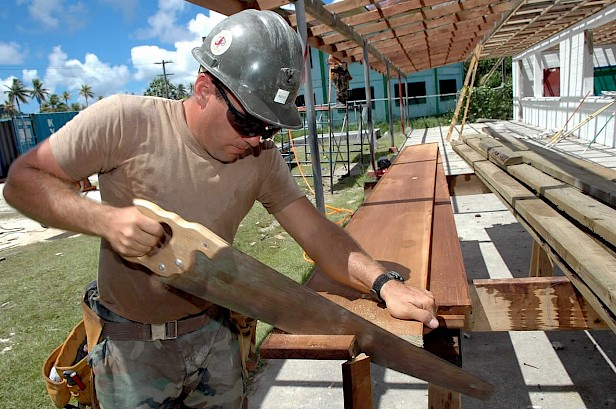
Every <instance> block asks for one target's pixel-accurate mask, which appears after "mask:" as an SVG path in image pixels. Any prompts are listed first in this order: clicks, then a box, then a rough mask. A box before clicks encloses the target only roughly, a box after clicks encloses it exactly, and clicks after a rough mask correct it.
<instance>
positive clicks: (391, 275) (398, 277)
mask: <svg viewBox="0 0 616 409" xmlns="http://www.w3.org/2000/svg"><path fill="white" fill-rule="evenodd" d="M387 277H389V278H391V279H392V280H398V281H404V277H402V276H401V275H400V274H398V273H397V272H395V271H388V272H387Z"/></svg>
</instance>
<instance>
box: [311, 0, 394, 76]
mask: <svg viewBox="0 0 616 409" xmlns="http://www.w3.org/2000/svg"><path fill="white" fill-rule="evenodd" d="M304 8H305V9H306V13H309V14H311V15H312V16H314V17H316V18H317V19H318V20H319V21H320V22H322V23H323V24H326V25H328V26H329V27H331V28H332V29H333V30H334V31H336V32H337V33H339V34H341V35H342V36H344V37H345V38H349V39H351V40H353V41H355V43H357V44H358V45H361V46H363V47H366V48H367V50H368V53H369V54H370V55H372V56H374V57H375V58H376V59H377V60H379V61H381V62H382V63H384V64H386V65H387V64H390V66H391V68H392V69H394V70H395V71H398V72H399V73H400V74H401V75H403V76H406V73H405V72H404V71H403V70H402V69H400V68H399V67H398V66H397V65H394V64H393V63H392V62H391V61H390V60H389V58H387V57H385V56H384V55H383V54H381V52H380V51H379V50H377V49H376V48H374V47H373V46H372V45H371V44H370V43H369V42H368V41H367V40H366V39H365V38H364V37H362V36H361V35H360V34H359V33H358V32H357V31H355V30H354V29H353V28H352V27H351V26H349V25H347V24H345V23H343V22H342V21H341V19H340V18H338V16H337V15H334V14H332V13H330V12H329V11H328V10H327V9H326V8H325V7H323V4H322V3H321V1H320V0H304Z"/></svg>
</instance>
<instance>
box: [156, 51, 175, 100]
mask: <svg viewBox="0 0 616 409" xmlns="http://www.w3.org/2000/svg"><path fill="white" fill-rule="evenodd" d="M154 64H162V66H163V81H164V82H165V98H169V82H168V81H167V75H173V74H167V70H166V69H165V65H166V64H173V61H165V60H162V61H161V62H155V63H154Z"/></svg>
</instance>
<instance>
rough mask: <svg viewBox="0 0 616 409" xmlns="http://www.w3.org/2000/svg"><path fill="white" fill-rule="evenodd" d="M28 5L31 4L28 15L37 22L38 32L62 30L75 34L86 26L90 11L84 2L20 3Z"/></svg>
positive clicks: (33, 0)
mask: <svg viewBox="0 0 616 409" xmlns="http://www.w3.org/2000/svg"><path fill="white" fill-rule="evenodd" d="M27 3H29V5H28V13H29V14H30V18H32V19H33V20H34V21H35V22H36V28H37V30H55V29H62V30H66V31H70V32H74V31H77V30H79V29H82V28H84V27H85V25H86V16H87V14H88V10H87V5H86V4H85V3H83V2H69V4H67V5H65V3H64V1H63V0H30V1H29V2H27V1H19V2H18V4H19V5H21V4H27Z"/></svg>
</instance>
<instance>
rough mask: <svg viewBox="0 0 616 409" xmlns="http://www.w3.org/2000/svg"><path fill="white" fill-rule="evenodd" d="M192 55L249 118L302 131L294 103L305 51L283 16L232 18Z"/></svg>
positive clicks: (242, 15)
mask: <svg viewBox="0 0 616 409" xmlns="http://www.w3.org/2000/svg"><path fill="white" fill-rule="evenodd" d="M192 54H193V56H194V57H195V59H196V60H197V61H198V62H199V63H200V64H201V65H202V66H203V67H205V68H206V69H207V71H208V72H210V73H211V74H212V75H213V76H214V77H216V78H217V79H218V80H219V81H220V82H222V83H223V84H224V85H225V86H226V87H227V88H228V89H229V90H230V91H231V92H232V93H233V95H235V97H236V98H237V99H238V100H239V101H240V103H241V104H242V106H243V107H244V109H245V110H246V111H248V113H250V114H251V115H253V116H255V117H257V118H259V119H261V120H263V121H265V122H267V123H270V124H273V125H277V126H280V127H284V128H292V129H299V128H301V126H302V120H301V118H300V116H299V113H298V112H297V107H296V106H295V98H296V97H297V94H298V92H299V88H300V86H301V83H302V80H303V72H304V58H303V55H304V47H303V45H302V41H301V39H300V37H299V35H298V34H297V33H296V32H295V31H294V30H293V29H292V28H291V27H290V26H289V24H287V22H286V21H285V20H284V19H283V18H282V17H281V16H279V15H278V14H276V13H274V12H273V11H259V10H253V9H248V10H244V11H241V12H239V13H237V14H233V15H231V16H229V17H227V18H226V19H225V20H223V21H221V22H220V23H218V24H217V25H216V26H215V27H214V28H213V29H212V31H211V32H210V34H209V35H208V36H207V38H206V39H205V40H204V41H203V44H202V45H201V47H197V48H194V49H193V50H192Z"/></svg>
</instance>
